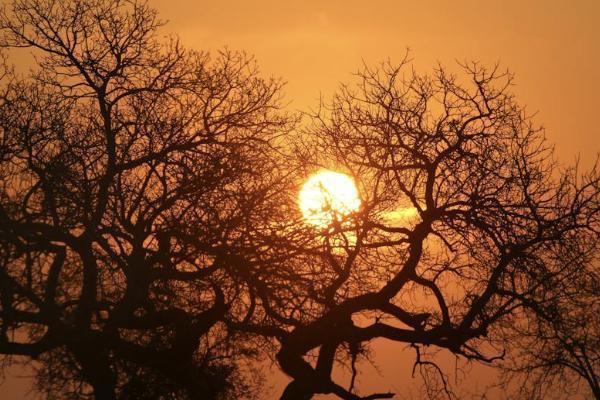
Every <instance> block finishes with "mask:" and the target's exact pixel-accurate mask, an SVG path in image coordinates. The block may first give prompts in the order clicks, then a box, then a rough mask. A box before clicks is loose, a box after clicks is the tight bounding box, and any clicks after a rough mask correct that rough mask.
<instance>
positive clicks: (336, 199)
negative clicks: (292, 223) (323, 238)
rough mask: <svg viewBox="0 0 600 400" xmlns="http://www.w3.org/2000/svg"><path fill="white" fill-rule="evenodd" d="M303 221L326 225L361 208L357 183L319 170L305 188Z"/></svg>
mask: <svg viewBox="0 0 600 400" xmlns="http://www.w3.org/2000/svg"><path fill="white" fill-rule="evenodd" d="M299 203H300V210H301V211H302V215H303V216H304V219H305V220H306V221H307V222H308V223H310V224H313V225H317V226H327V225H329V224H331V222H332V221H333V220H334V219H339V218H340V217H344V216H346V215H348V214H350V213H352V212H355V211H357V210H358V209H359V207H360V198H359V197H358V190H357V189H356V185H355V184H354V180H353V179H352V178H351V177H350V176H348V175H346V174H342V173H339V172H334V171H326V170H325V171H320V172H317V173H316V174H315V175H313V176H311V177H310V178H309V179H308V181H306V183H305V184H304V185H303V186H302V189H301V190H300V195H299Z"/></svg>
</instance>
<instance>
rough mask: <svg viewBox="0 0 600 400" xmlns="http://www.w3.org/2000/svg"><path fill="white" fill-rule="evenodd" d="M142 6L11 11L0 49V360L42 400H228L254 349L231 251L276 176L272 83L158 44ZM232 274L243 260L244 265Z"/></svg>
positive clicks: (253, 245) (250, 252)
mask: <svg viewBox="0 0 600 400" xmlns="http://www.w3.org/2000/svg"><path fill="white" fill-rule="evenodd" d="M161 25H162V22H160V21H159V20H158V19H157V15H156V12H155V11H154V10H153V9H151V8H149V7H148V5H147V4H146V3H145V2H143V1H142V2H138V1H135V0H133V1H128V0H123V1H120V0H117V1H113V0H92V1H88V0H69V1H54V0H15V1H13V2H12V3H11V4H9V5H5V6H3V9H2V12H1V14H0V30H1V35H2V36H1V39H0V40H1V45H2V47H4V48H17V47H24V48H29V49H32V51H33V54H34V55H35V57H36V62H37V67H36V68H34V70H33V71H32V72H31V74H30V75H29V76H27V77H24V78H23V77H21V76H20V75H18V74H15V73H14V72H13V71H12V70H11V69H10V68H8V67H6V68H4V72H5V73H4V77H3V85H2V93H1V98H0V135H1V136H0V140H1V142H0V187H1V189H0V260H1V261H0V324H1V325H0V353H2V354H5V355H17V356H26V357H29V358H31V359H34V360H37V363H35V364H34V365H36V366H37V371H38V387H39V389H40V390H43V391H46V392H48V395H49V396H51V397H52V398H87V397H91V396H95V398H97V399H114V398H122V399H134V398H135V399H138V398H152V399H159V398H164V399H167V398H187V397H189V398H203V399H204V398H217V397H219V398H226V397H229V398H240V397H243V396H248V397H250V396H253V395H255V394H257V393H258V392H257V390H258V386H257V385H258V383H259V381H258V380H255V379H254V376H253V375H252V374H249V373H247V372H244V371H245V367H244V365H245V363H246V362H247V360H248V359H249V358H252V357H257V356H260V354H259V353H257V352H256V350H255V346H254V342H253V340H250V338H248V337H247V335H246V336H243V335H242V336H240V335H237V336H236V335H234V334H233V333H232V332H231V331H229V330H228V329H227V327H226V326H225V325H224V324H223V321H224V320H225V316H226V315H231V316H232V317H231V318H233V317H234V316H239V315H241V314H240V313H242V312H244V310H243V306H244V304H245V303H244V302H242V301H241V300H240V299H243V298H244V297H243V296H244V283H243V281H242V279H241V278H240V276H242V275H243V274H242V273H240V272H236V271H237V270H240V269H243V268H246V267H247V266H246V265H243V264H240V259H239V258H236V255H237V254H238V253H242V254H243V255H244V260H249V261H248V262H251V263H253V264H252V265H258V264H259V261H260V257H261V254H260V251H261V247H260V246H261V244H260V241H259V240H258V239H253V238H254V236H256V234H257V233H256V232H258V231H259V230H260V229H262V228H263V223H262V222H261V221H264V220H266V219H265V217H264V215H266V214H269V215H270V214H271V210H272V209H273V208H274V206H273V203H275V204H278V203H280V202H278V200H277V198H278V196H280V195H281V193H286V191H284V190H282V185H283V183H282V182H284V181H283V180H282V179H281V177H280V174H279V172H278V161H277V158H278V151H277V145H276V138H277V136H278V135H280V134H282V133H284V132H286V131H287V130H288V129H289V127H290V126H291V125H290V124H291V122H293V120H292V119H291V118H290V117H289V116H287V115H286V114H285V113H283V112H280V111H279V97H280V88H281V83H280V82H279V81H277V80H274V79H263V78H261V77H260V76H259V74H258V71H257V68H256V66H255V64H254V62H253V60H252V59H251V58H249V57H247V56H246V55H244V54H241V53H235V52H230V51H223V52H219V53H218V54H217V55H216V56H214V57H212V58H211V57H209V55H208V54H205V53H201V52H194V51H189V50H185V49H184V48H183V47H182V46H181V45H180V44H179V42H178V40H177V39H175V38H166V39H159V38H158V37H157V30H158V29H159V28H160V27H161ZM248 268H249V267H248Z"/></svg>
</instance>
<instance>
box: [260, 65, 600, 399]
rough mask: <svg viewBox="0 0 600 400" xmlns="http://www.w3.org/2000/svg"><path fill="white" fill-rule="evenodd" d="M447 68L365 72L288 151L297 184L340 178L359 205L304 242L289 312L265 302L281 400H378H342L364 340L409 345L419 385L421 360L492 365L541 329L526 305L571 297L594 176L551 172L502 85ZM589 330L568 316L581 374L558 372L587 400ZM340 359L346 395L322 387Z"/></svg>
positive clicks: (590, 225) (589, 239)
mask: <svg viewBox="0 0 600 400" xmlns="http://www.w3.org/2000/svg"><path fill="white" fill-rule="evenodd" d="M461 69H462V71H463V74H462V75H460V76H455V75H452V74H450V73H448V72H447V71H446V69H444V68H443V67H441V66H440V67H438V68H437V69H436V70H435V71H434V73H433V74H432V75H430V76H428V75H419V74H417V73H415V72H414V71H412V70H411V69H410V63H409V61H408V60H406V59H405V60H404V61H403V62H402V63H401V64H400V65H398V66H394V65H391V64H389V63H386V64H383V65H381V66H380V67H379V68H375V69H372V68H368V67H364V68H363V69H362V70H361V71H360V72H359V73H358V74H357V79H358V83H357V84H356V85H346V86H342V87H341V89H340V90H339V92H338V93H337V94H336V95H335V96H334V97H333V99H332V100H331V102H330V103H328V104H327V105H325V106H323V107H322V108H321V109H320V111H319V112H318V113H316V115H314V116H313V118H312V124H311V126H310V127H309V128H307V129H305V130H304V131H302V132H301V134H300V135H299V138H298V140H297V142H296V143H295V144H294V145H295V147H294V150H295V154H296V155H298V157H297V160H296V162H297V163H298V165H299V169H305V170H307V171H310V170H319V169H322V168H331V169H336V170H339V171H343V172H345V173H347V174H348V175H349V176H352V177H354V179H355V180H356V182H357V184H358V187H359V191H360V196H361V205H360V210H358V211H357V212H352V213H347V215H346V221H345V222H344V223H335V221H334V222H333V223H332V224H331V226H330V229H328V230H325V231H323V230H321V231H320V232H318V233H317V236H316V237H315V239H316V240H317V241H319V240H320V241H321V249H320V250H317V253H316V254H315V252H314V250H315V249H314V248H311V252H310V253H307V254H306V258H300V259H297V260H290V261H289V262H291V263H297V264H298V266H297V268H296V270H297V271H298V276H297V277H296V278H294V280H293V281H290V282H289V286H290V287H293V288H294V290H293V293H294V300H295V301H294V302H293V303H285V304H279V303H277V301H276V300H275V299H273V300H271V302H270V304H268V308H266V309H265V314H266V317H267V319H271V321H272V323H276V324H277V323H281V324H282V325H283V326H286V325H287V326H288V328H283V327H282V329H286V331H285V333H283V332H280V333H279V334H276V336H277V337H278V339H279V341H280V350H279V351H278V354H277V360H278V362H279V365H280V367H281V368H282V370H283V371H284V372H285V373H286V374H288V375H289V376H290V377H292V379H293V381H292V382H291V383H290V384H289V385H288V386H287V388H286V389H285V392H284V393H283V395H282V399H308V398H311V397H312V396H313V395H315V394H318V393H333V394H335V395H337V396H338V397H340V398H343V399H359V398H371V399H374V398H389V397H392V396H393V394H392V393H387V392H382V393H376V394H369V395H359V394H357V393H356V392H355V390H354V386H355V385H354V382H355V378H356V373H357V366H356V360H357V357H358V358H359V359H360V356H361V354H363V353H365V352H366V351H367V350H368V343H369V342H370V341H372V340H374V339H378V338H384V339H388V340H393V341H397V342H402V343H406V344H409V345H411V346H412V347H413V348H414V349H415V350H416V362H415V369H416V370H420V371H421V373H422V374H423V375H424V376H432V374H431V372H432V371H433V372H438V371H440V372H441V370H440V369H439V368H438V366H437V365H435V363H434V362H432V361H431V360H429V359H427V353H426V352H427V349H428V348H430V347H433V348H443V349H446V350H449V351H450V352H452V353H454V354H455V355H456V356H457V357H459V358H463V359H466V360H476V361H480V362H484V363H488V364H494V362H497V361H499V360H502V359H503V358H505V353H506V351H507V350H508V349H509V348H511V346H512V345H513V344H525V343H527V340H528V338H529V337H531V340H533V341H535V340H536V339H537V335H540V334H541V333H537V335H536V332H535V331H532V330H531V329H532V328H533V325H527V321H528V320H530V319H534V318H537V320H538V321H543V320H544V318H548V317H547V314H544V313H541V309H540V306H542V307H546V306H549V302H552V301H561V300H559V298H562V297H563V293H562V291H563V290H570V291H571V292H573V290H574V289H573V288H572V287H571V289H568V288H565V287H564V286H560V285H559V284H558V283H559V282H562V283H563V285H567V286H569V285H571V284H572V278H573V277H572V275H573V274H575V275H577V274H581V265H582V264H585V263H586V260H589V259H590V257H589V254H590V253H593V252H594V251H596V250H597V245H598V233H599V232H600V230H599V225H598V222H599V221H598V217H599V212H598V211H599V209H598V205H599V203H598V201H599V191H598V189H599V184H598V179H599V178H598V174H597V171H596V170H595V169H594V170H592V171H591V172H589V173H583V174H581V173H579V171H578V170H577V168H575V167H573V168H566V169H564V168H561V167H560V166H559V165H558V164H557V163H556V162H555V161H554V159H553V153H552V148H551V147H550V146H549V145H548V144H547V142H546V140H545V139H544V136H543V131H542V130H541V129H538V128H536V127H535V125H534V124H533V122H532V120H531V118H530V117H528V116H527V114H526V113H525V110H524V109H523V108H522V107H520V106H519V105H518V103H517V102H516V100H515V99H514V97H513V96H512V95H511V93H510V91H509V88H510V85H511V83H512V76H511V75H510V74H509V73H506V72H501V71H500V70H499V68H498V67H494V68H492V69H486V68H485V67H483V66H481V65H479V64H477V63H469V64H465V65H462V66H461ZM349 224H350V225H349ZM319 235H320V236H321V237H320V239H319ZM350 237H352V238H353V239H352V240H348V238H350ZM344 239H345V240H344ZM332 243H336V244H337V245H336V246H332V245H331V244H332ZM344 243H345V246H343V245H344ZM340 244H342V247H343V251H340V249H339V247H340V246H339V245H340ZM317 247H318V246H317ZM590 263H591V264H589V263H588V265H591V267H590V269H591V270H593V269H594V268H596V269H597V264H594V263H593V262H592V261H590ZM596 272H597V271H596ZM597 277H598V275H597V273H596V274H595V275H588V278H587V279H588V283H587V285H588V287H593V288H595V290H596V291H595V293H593V294H590V295H588V297H587V298H586V299H584V298H583V297H582V298H580V300H579V301H581V303H580V304H579V305H578V306H577V305H576V304H577V303H574V302H570V303H569V304H570V305H572V306H573V307H577V308H578V309H579V310H580V311H581V313H586V312H587V310H588V309H586V308H585V307H583V308H582V307H581V305H582V304H585V303H586V301H591V300H593V301H594V302H595V303H597V300H598V293H597V287H598V281H597ZM307 280H308V281H307ZM575 290H576V289H575ZM552 299H556V300H552ZM263 301H264V300H263ZM566 301H568V300H566ZM265 306H266V304H265ZM557 307H558V306H557ZM567 307H568V306H567ZM555 312H558V313H559V314H563V313H564V314H567V313H568V308H567V309H559V310H557V311H555ZM593 315H594V314H593V311H592V313H590V314H588V315H587V316H583V317H582V319H583V320H586V319H588V318H592V320H591V321H590V322H589V323H587V322H586V325H585V327H583V326H580V325H579V323H578V322H574V324H571V326H572V327H573V329H574V330H575V331H580V330H581V329H584V330H585V332H583V334H585V335H586V337H587V338H588V339H587V340H588V341H587V342H586V343H584V344H583V346H584V347H585V350H583V351H588V352H590V354H589V357H588V358H585V361H587V362H588V364H587V365H586V366H585V367H583V370H581V369H579V366H578V365H575V366H574V365H573V364H570V365H568V364H566V365H565V364H564V363H561V364H560V365H561V366H560V367H558V368H561V369H562V371H565V370H568V373H569V374H571V376H570V381H571V382H573V381H574V380H577V379H578V377H579V378H583V379H585V380H586V381H588V383H590V385H591V386H590V387H591V388H592V389H593V391H594V393H597V392H596V389H595V388H594V385H595V383H594V382H597V377H598V358H597V357H595V356H594V355H592V352H595V351H596V350H595V349H596V347H595V343H597V337H598V326H597V324H594V322H593V321H594V319H593V318H596V319H597V317H594V316H593ZM565 318H568V317H566V316H565ZM559 320H560V318H559V317H558V316H556V315H555V316H553V317H551V318H550V319H549V321H548V322H547V323H550V324H553V323H556V322H558V321H559ZM540 323H542V322H540ZM565 323H568V320H565ZM523 324H525V326H526V328H525V329H529V331H528V332H525V331H523V330H522V328H523ZM261 325H264V323H261ZM290 326H291V329H290V328H289V327H290ZM256 329H257V330H260V327H259V326H257V327H256ZM262 333H263V334H269V332H268V331H267V330H263V331H262ZM549 340H551V339H549ZM557 340H560V339H558V336H557ZM555 342H556V341H555ZM554 345H555V346H559V347H560V346H562V344H560V342H558V344H556V343H555V344H554ZM588 346H589V347H588ZM340 360H341V361H343V360H350V362H351V364H352V365H351V370H352V378H351V382H350V386H349V387H345V386H343V385H341V384H340V383H336V382H335V381H334V379H333V378H332V371H333V368H334V366H335V365H336V363H337V362H338V361H340ZM576 360H577V361H582V360H583V357H582V358H577V357H576ZM520 361H523V362H525V363H526V367H525V368H533V369H535V365H533V364H531V363H527V362H526V361H527V358H523V357H521V358H520ZM557 362H558V361H557ZM573 363H574V362H573ZM543 373H546V372H543ZM434 375H435V376H437V377H438V378H439V379H441V381H439V382H438V384H439V385H441V386H439V390H438V391H437V392H436V391H435V390H431V391H430V395H432V396H433V397H436V396H437V395H439V394H443V395H444V396H450V397H453V395H452V392H451V389H450V388H449V386H448V385H447V382H446V381H445V378H444V375H443V374H437V373H436V374H434ZM431 385H432V386H431V387H432V388H433V385H435V383H434V382H431Z"/></svg>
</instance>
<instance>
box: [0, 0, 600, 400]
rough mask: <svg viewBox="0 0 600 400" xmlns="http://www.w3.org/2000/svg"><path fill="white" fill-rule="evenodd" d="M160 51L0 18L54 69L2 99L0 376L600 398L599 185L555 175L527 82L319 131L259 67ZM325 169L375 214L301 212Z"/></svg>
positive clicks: (452, 86) (345, 101)
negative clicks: (310, 186)
mask: <svg viewBox="0 0 600 400" xmlns="http://www.w3.org/2000/svg"><path fill="white" fill-rule="evenodd" d="M161 26H162V22H161V21H160V20H158V18H157V14H156V12H155V11H154V10H153V9H151V8H150V7H149V6H148V5H147V4H146V3H145V2H137V1H135V0H132V1H127V0H117V1H110V0H92V1H87V0H86V1H84V0H69V1H54V0H15V1H13V2H12V3H11V4H10V5H7V6H5V7H4V8H3V10H2V12H1V13H0V31H1V36H0V45H1V46H2V47H3V48H9V49H10V48H18V47H24V48H29V49H32V51H33V52H34V54H35V55H36V62H37V67H36V68H35V69H33V71H32V72H31V73H30V74H29V75H27V76H21V75H19V74H17V73H15V72H14V71H13V70H12V69H11V68H10V67H9V66H8V65H4V68H3V77H2V86H1V93H0V134H1V136H0V187H1V190H0V329H1V330H0V353H1V354H4V355H6V358H5V365H6V364H9V363H10V362H13V361H14V362H16V361H22V360H27V361H29V362H31V363H32V365H33V366H34V367H35V368H36V374H37V375H36V377H37V388H38V389H39V390H40V391H42V392H44V393H46V395H47V396H48V398H64V399H70V398H72V399H80V398H96V399H145V398H148V399H208V398H215V399H227V398H231V399H234V398H235V399H237V398H253V397H254V398H256V397H259V396H260V395H261V394H262V393H261V391H262V390H263V387H262V386H261V378H260V376H259V374H258V373H257V369H258V368H257V365H259V362H260V361H261V360H263V359H265V358H267V357H270V358H271V359H273V360H276V361H277V363H278V365H279V367H280V368H281V370H282V371H283V372H284V373H286V374H287V375H288V376H289V377H290V378H291V382H290V383H289V385H288V386H287V387H286V388H285V390H284V392H283V393H282V399H310V398H312V397H313V396H314V395H317V394H334V395H336V396H337V397H339V398H342V399H351V400H355V399H377V398H391V397H393V394H392V393H387V392H383V391H382V392H381V393H373V394H361V393H359V389H358V385H357V377H358V375H359V372H360V367H361V361H363V360H364V359H366V358H368V356H369V345H370V343H371V342H372V341H374V340H376V339H381V338H383V339H387V340H392V341H396V342H400V343H405V344H407V345H408V346H410V347H411V348H412V349H414V351H415V365H414V372H417V371H418V372H420V373H421V374H422V376H424V377H425V378H427V379H426V381H427V389H428V393H427V394H428V395H429V397H431V398H436V397H440V396H444V397H450V398H452V397H456V396H455V395H454V394H453V390H452V387H451V384H450V382H448V380H447V378H446V376H445V375H444V373H443V371H442V370H441V369H440V368H439V367H438V366H437V365H436V364H435V359H434V358H431V357H430V350H431V349H446V350H448V351H450V352H451V353H453V354H455V355H456V356H457V357H458V358H461V359H464V360H473V361H478V362H482V363H486V364H490V365H497V366H499V367H500V368H501V369H502V371H503V372H504V376H503V377H504V383H505V384H506V388H507V390H513V388H514V383H515V382H518V383H519V384H518V385H517V389H518V390H519V392H518V394H517V395H518V396H520V397H528V398H536V397H537V398H544V396H545V395H546V393H547V392H548V390H550V389H551V388H556V387H560V388H561V392H559V394H564V395H569V394H570V393H572V392H573V391H575V390H578V389H577V385H578V384H580V383H584V384H585V385H587V386H586V387H588V388H589V389H590V393H593V395H594V396H595V397H596V398H599V396H600V395H599V392H598V379H599V378H598V376H599V363H600V360H599V358H598V348H599V346H598V337H599V332H598V331H599V328H600V324H599V323H598V304H599V300H598V299H599V289H598V288H599V287H600V284H599V281H598V278H599V276H598V259H597V256H596V252H597V250H598V235H599V233H600V224H599V222H600V220H599V217H600V185H599V179H600V177H599V175H598V171H597V170H596V169H592V170H591V171H589V172H585V173H582V172H581V171H579V170H578V168H577V167H576V166H575V167H562V166H561V165H560V164H558V163H557V161H556V160H555V159H554V156H553V150H552V148H551V146H550V145H549V144H548V143H547V141H546V140H545V138H544V135H543V131H542V130H541V129H539V128H537V127H536V126H535V124H534V122H533V121H532V119H531V118H530V117H529V116H528V115H527V114H526V112H525V109H524V108H523V107H522V106H520V105H519V104H518V103H517V101H516V100H515V98H514V96H513V95H512V94H511V93H510V90H509V89H510V85H511V82H512V76H511V75H510V74H508V73H505V72H501V71H500V70H499V68H498V67H494V68H491V69H488V68H485V67H482V66H481V65H479V64H476V63H470V64H465V65H462V66H461V68H460V74H458V75H454V74H451V73H449V72H448V71H447V70H446V69H445V68H443V67H438V68H437V69H435V70H434V72H433V73H432V74H430V75H420V74H418V73H416V72H414V71H412V70H411V69H410V62H409V61H408V60H407V59H404V61H402V62H401V63H400V64H398V65H392V64H390V63H386V64H382V65H381V66H380V67H378V68H368V67H363V68H362V69H361V70H360V71H359V72H358V74H357V77H356V78H357V82H356V84H353V85H344V86H342V87H341V88H340V89H339V91H338V93H337V94H336V95H334V96H333V98H332V99H331V100H330V101H329V102H326V103H324V104H322V105H321V107H320V108H319V110H318V111H317V112H315V113H313V114H314V115H307V116H305V117H306V118H305V121H307V123H306V124H305V125H304V126H303V127H302V128H298V124H297V122H298V118H297V117H296V116H295V115H292V114H288V113H286V112H285V111H284V110H283V109H282V107H281V104H280V102H281V100H280V98H281V90H282V84H281V82H280V81H278V80H274V79H266V78H263V77H261V76H260V74H259V72H258V70H257V67H256V65H255V63H254V62H253V60H252V59H251V58H250V57H248V56H246V55H245V54H243V53H237V52H232V51H221V52H219V53H217V54H216V55H213V56H210V55H209V54H207V53H202V52H195V51H190V50H186V49H184V48H183V47H182V46H181V45H180V43H179V42H178V40H177V39H176V38H169V37H166V38H160V37H159V36H158V31H159V29H160V27H161ZM5 64H8V63H5ZM322 168H329V169H333V170H336V171H340V172H344V173H346V174H348V175H350V176H352V177H353V178H354V180H355V182H356V184H357V186H358V191H359V193H360V197H361V206H360V209H359V210H358V211H356V212H352V213H349V214H344V213H339V212H336V210H331V209H328V208H327V205H324V210H323V212H325V213H330V216H331V218H329V220H330V221H331V222H330V223H328V224H327V225H321V226H319V225H316V226H315V225H312V224H310V223H307V221H306V220H305V219H304V218H303V216H302V215H301V213H300V210H299V208H298V205H297V201H298V200H297V196H298V190H299V188H300V186H301V185H302V183H303V182H304V181H305V180H306V178H307V177H308V176H310V175H311V174H313V173H314V172H315V171H317V170H319V169H322ZM15 357H16V358H15ZM344 366H346V367H348V368H349V371H350V373H351V374H350V378H349V380H348V382H341V381H338V380H336V379H334V377H333V376H334V374H333V372H334V369H335V368H339V367H344ZM521 382H524V383H523V384H521ZM383 389H385V388H383Z"/></svg>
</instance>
